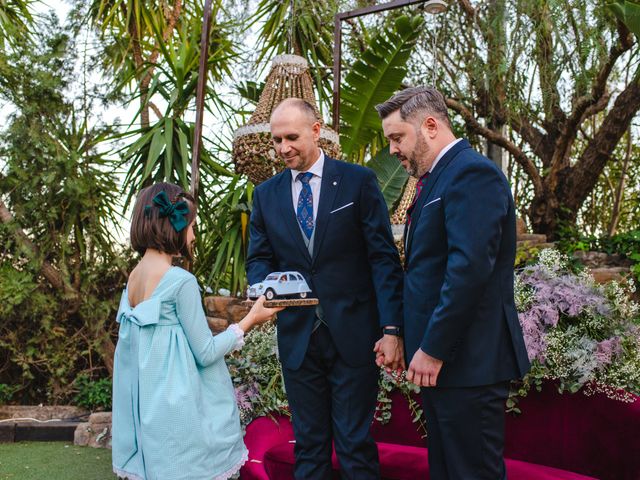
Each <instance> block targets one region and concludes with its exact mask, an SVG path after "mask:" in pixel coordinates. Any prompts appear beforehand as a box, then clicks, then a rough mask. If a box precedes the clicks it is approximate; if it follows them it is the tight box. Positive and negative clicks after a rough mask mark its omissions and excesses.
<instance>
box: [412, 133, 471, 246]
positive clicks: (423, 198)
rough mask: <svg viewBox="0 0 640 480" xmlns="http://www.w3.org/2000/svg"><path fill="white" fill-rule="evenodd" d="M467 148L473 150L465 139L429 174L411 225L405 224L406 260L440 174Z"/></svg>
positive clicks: (451, 149) (452, 148)
mask: <svg viewBox="0 0 640 480" xmlns="http://www.w3.org/2000/svg"><path fill="white" fill-rule="evenodd" d="M466 148H471V145H469V142H468V141H467V140H465V139H462V140H460V141H459V142H458V143H456V144H455V145H454V146H453V147H451V148H450V149H449V151H448V152H447V153H445V154H444V156H443V157H442V158H441V159H440V161H439V162H438V164H437V165H436V168H434V169H433V172H431V173H430V174H429V178H428V179H427V184H426V185H425V186H424V188H423V189H422V191H421V192H420V196H419V197H418V200H417V201H416V206H415V208H414V209H413V214H412V215H411V225H409V226H408V227H407V225H406V224H405V235H407V241H406V243H405V258H409V250H410V248H411V241H412V240H413V232H414V231H415V229H416V225H417V224H418V220H419V219H420V215H421V214H422V209H423V207H424V204H425V201H426V200H427V198H429V195H430V194H431V190H433V187H434V186H435V184H436V182H437V181H438V178H439V177H440V174H441V173H442V172H443V171H444V169H445V168H447V165H449V163H450V162H451V160H453V159H454V158H455V157H456V155H457V154H458V153H459V152H461V151H462V150H464V149H466Z"/></svg>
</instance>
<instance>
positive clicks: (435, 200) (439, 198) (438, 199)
mask: <svg viewBox="0 0 640 480" xmlns="http://www.w3.org/2000/svg"><path fill="white" fill-rule="evenodd" d="M440 200H442V197H438V198H435V199H433V200H431V201H430V202H429V203H427V204H426V205H425V206H424V207H428V206H429V205H431V204H432V203H436V202H439V201H440ZM424 207H422V208H424Z"/></svg>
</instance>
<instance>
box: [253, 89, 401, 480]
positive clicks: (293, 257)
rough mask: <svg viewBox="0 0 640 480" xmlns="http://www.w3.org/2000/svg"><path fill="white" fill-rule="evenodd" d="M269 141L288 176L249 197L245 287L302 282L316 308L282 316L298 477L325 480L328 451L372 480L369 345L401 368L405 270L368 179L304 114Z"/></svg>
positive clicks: (347, 472)
mask: <svg viewBox="0 0 640 480" xmlns="http://www.w3.org/2000/svg"><path fill="white" fill-rule="evenodd" d="M271 135H272V137H273V143H274V148H275V150H276V153H277V154H278V155H279V156H280V157H281V158H282V159H283V160H284V162H285V165H286V166H287V168H286V169H285V170H284V171H283V172H281V173H280V174H278V175H276V176H274V177H273V178H271V179H269V180H268V181H266V182H264V183H263V184H261V185H259V186H258V187H257V188H256V189H255V191H254V194H253V211H252V213H251V222H250V242H249V253H248V259H247V276H248V279H249V282H250V283H256V282H260V281H262V280H264V278H265V277H266V276H267V275H268V274H269V273H271V272H273V271H291V270H293V271H298V272H300V273H302V275H303V276H304V277H305V280H306V281H307V282H308V283H309V286H310V287H311V289H312V290H313V294H312V295H314V296H317V297H318V299H319V302H320V304H319V306H318V307H317V308H315V307H293V308H291V307H290V308H287V309H286V310H284V311H282V312H280V313H279V314H278V348H279V352H280V360H281V362H282V366H283V373H284V381H285V387H286V390H287V397H288V400H289V406H290V408H291V413H292V420H293V429H294V434H295V438H296V444H295V457H296V465H295V476H296V478H298V479H305V480H306V479H318V480H327V479H330V478H331V477H332V474H331V451H332V448H331V444H332V440H333V442H334V445H335V450H336V453H337V455H338V459H339V461H340V470H341V475H342V477H343V478H347V479H355V478H358V479H376V478H379V476H380V474H379V466H378V452H377V448H376V445H375V442H374V441H373V439H372V438H371V435H370V433H369V428H370V425H371V422H372V420H373V414H374V411H375V403H376V396H377V380H378V369H377V367H376V364H375V357H374V352H373V349H374V345H375V346H376V349H377V350H378V351H381V352H383V354H384V356H385V361H386V363H387V366H388V367H389V368H399V367H401V366H403V365H404V359H403V351H402V342H401V340H400V338H399V336H398V334H399V327H401V325H402V267H401V265H400V259H399V257H398V253H397V250H396V248H395V245H394V243H393V237H392V234H391V227H390V224H389V215H388V212H387V207H386V204H385V201H384V198H383V197H382V194H381V192H380V189H379V187H378V184H377V181H376V177H375V175H374V173H373V172H372V171H371V170H369V169H366V168H363V167H361V166H358V165H353V164H348V163H344V162H340V161H337V160H334V159H331V158H329V157H326V156H325V155H324V153H323V152H322V150H320V149H319V148H318V140H319V138H320V124H319V123H318V121H317V120H316V112H315V109H314V107H312V106H311V105H310V104H309V103H307V102H305V101H304V100H301V99H287V100H285V101H283V102H282V103H281V104H280V105H278V106H277V107H276V109H275V110H274V111H273V114H272V116H271ZM383 333H384V334H383Z"/></svg>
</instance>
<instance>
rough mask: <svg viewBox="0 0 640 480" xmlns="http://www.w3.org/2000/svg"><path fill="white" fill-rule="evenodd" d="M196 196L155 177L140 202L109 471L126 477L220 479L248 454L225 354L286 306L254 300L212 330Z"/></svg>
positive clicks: (123, 306) (118, 358)
mask: <svg viewBox="0 0 640 480" xmlns="http://www.w3.org/2000/svg"><path fill="white" fill-rule="evenodd" d="M195 217H196V212H195V203H194V201H193V197H191V196H190V195H189V194H187V193H185V192H184V191H183V190H182V189H181V188H180V187H178V186H176V185H172V184H169V183H159V184H157V185H152V186H150V187H148V188H145V189H144V190H142V191H141V192H140V194H139V195H138V198H137V200H136V204H135V207H134V211H133V218H132V221H131V245H132V247H133V248H134V249H135V250H136V251H138V253H140V254H141V255H142V260H141V261H140V263H138V265H137V266H136V267H135V268H134V269H133V271H132V272H131V274H130V276H129V282H128V284H127V287H126V289H125V290H124V292H123V294H122V300H121V301H120V308H119V310H118V316H117V321H118V322H119V323H120V331H119V335H118V344H117V347H116V353H115V359H114V372H113V428H112V436H113V440H112V446H113V449H112V458H113V471H114V472H115V473H116V475H118V476H119V477H123V478H127V479H129V480H214V479H215V480H217V479H220V480H224V479H227V478H229V477H231V476H233V475H234V474H235V473H237V472H238V471H239V469H240V467H241V466H242V465H243V463H244V462H245V461H246V460H247V450H246V448H245V446H244V443H243V441H242V432H241V430H240V419H239V415H238V409H237V407H236V404H235V399H234V398H235V397H234V394H233V385H232V382H231V377H230V376H229V372H228V370H227V366H226V364H225V363H224V356H225V355H226V354H227V353H229V352H231V351H232V350H234V349H236V348H238V347H240V346H242V345H243V343H244V342H243V335H244V333H245V332H247V331H248V330H249V329H251V327H253V326H254V325H256V324H259V323H264V322H266V321H267V320H269V319H271V318H273V316H274V314H275V313H276V312H277V311H278V310H281V309H268V308H265V307H264V306H263V305H262V304H263V302H264V298H261V299H260V300H258V301H257V302H256V304H255V305H254V307H253V308H252V309H251V311H250V312H249V313H248V314H247V316H246V317H245V318H244V319H243V320H242V321H240V322H239V323H238V324H236V325H231V326H230V327H229V328H228V329H227V330H226V331H224V332H222V333H220V334H218V335H216V336H215V337H214V336H213V335H212V334H211V331H210V330H209V327H208V325H207V321H206V318H205V315H204V311H203V309H202V303H201V298H200V291H199V288H198V284H197V282H196V279H195V277H194V276H193V275H192V274H191V273H189V272H187V271H186V270H183V269H182V268H179V267H173V266H171V258H172V256H173V255H177V254H181V255H183V256H184V257H186V258H188V259H189V260H191V251H192V249H191V247H192V244H193V241H194V239H195V234H194V231H193V225H194V221H195Z"/></svg>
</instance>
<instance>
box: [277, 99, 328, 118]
mask: <svg viewBox="0 0 640 480" xmlns="http://www.w3.org/2000/svg"><path fill="white" fill-rule="evenodd" d="M283 104H288V105H289V106H292V107H295V108H297V109H298V110H300V111H301V112H302V113H304V114H305V115H306V116H307V117H308V118H309V120H310V121H311V123H315V122H319V121H320V120H319V118H320V115H319V114H318V110H316V107H314V106H313V105H311V104H310V103H309V102H307V101H306V100H305V99H304V98H299V97H289V98H285V99H284V100H282V101H281V102H280V103H278V104H277V105H276V106H275V108H274V109H273V110H272V113H273V112H275V111H276V110H277V109H278V108H280V106H281V105H283Z"/></svg>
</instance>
